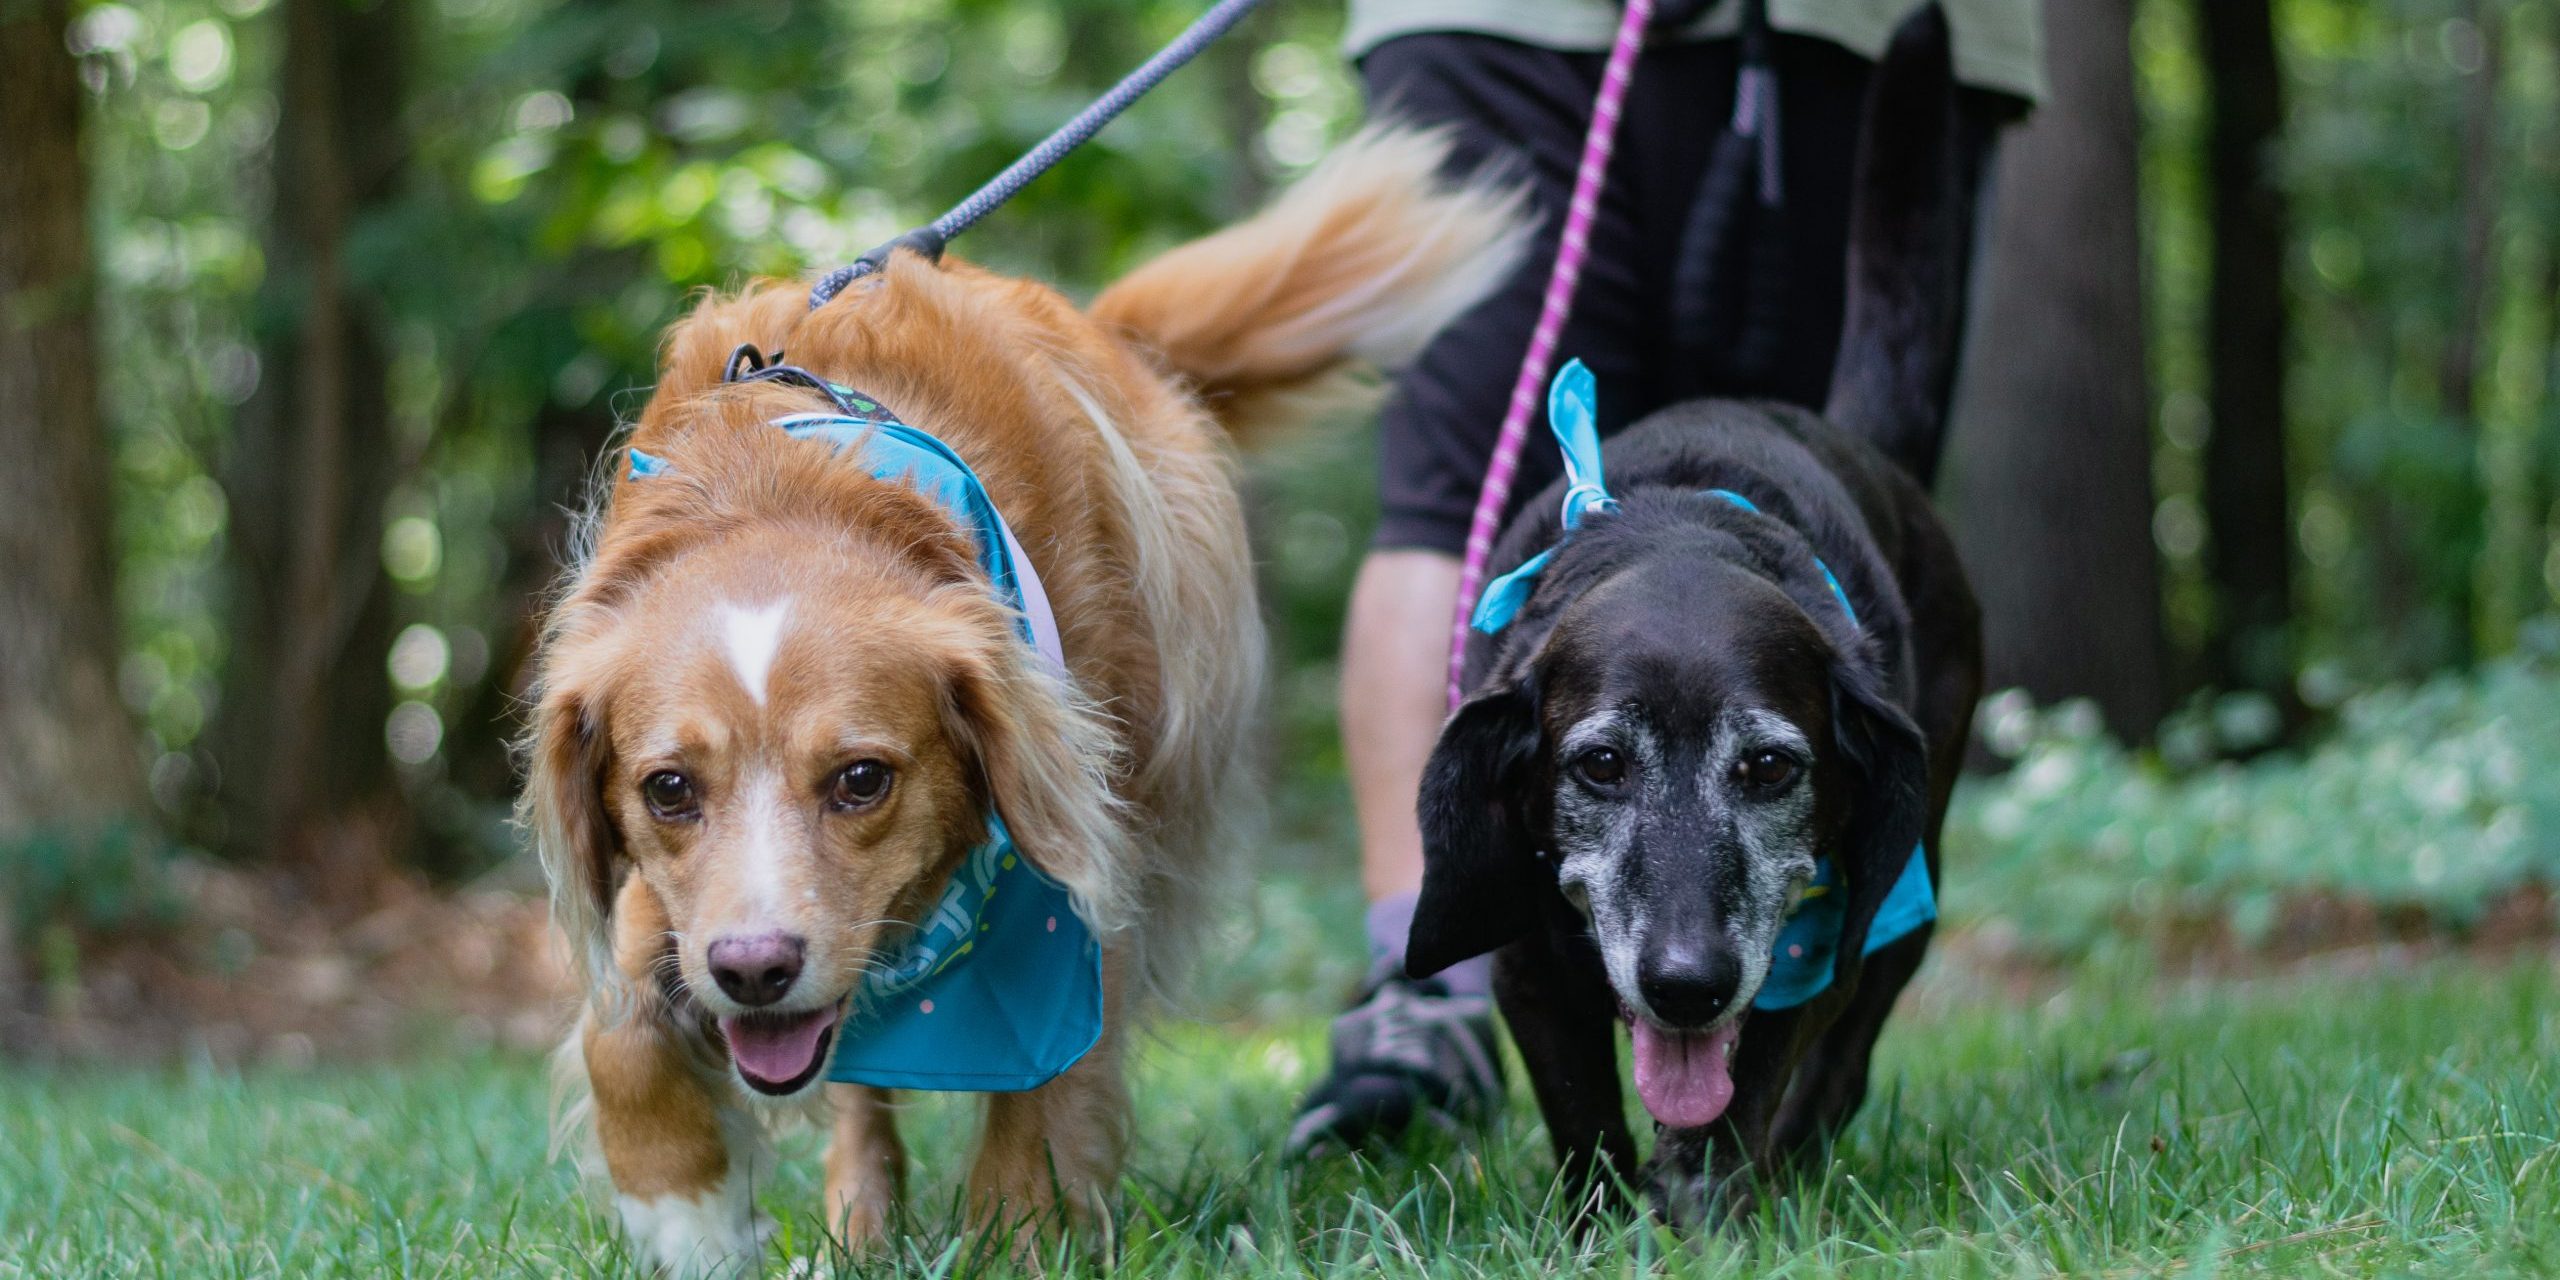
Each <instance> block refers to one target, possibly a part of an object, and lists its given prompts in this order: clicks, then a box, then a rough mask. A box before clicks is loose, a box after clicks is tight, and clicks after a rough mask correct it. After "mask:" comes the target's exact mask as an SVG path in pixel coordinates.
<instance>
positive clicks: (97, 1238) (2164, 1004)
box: [0, 964, 2560, 1280]
mask: <svg viewBox="0 0 2560 1280" xmlns="http://www.w3.org/2000/svg"><path fill="white" fill-rule="evenodd" d="M2555 995H2560V993H2555V991H2554V990H2553V979H2552V976H2551V973H2550V971H2549V967H2548V966H2547V965H2542V964H2528V965H2522V966H2518V967H2516V968H2514V969H2512V970H2508V971H2504V972H2498V973H2493V974H2488V975H2483V974H2481V973H2478V972H2476V971H2474V970H2472V969H2471V968H2469V967H2467V966H2460V965H2445V966H2437V967H2433V968H2427V969H2420V970H2417V971H2414V972H2405V973H2400V974H2395V975H2393V977H2392V978H2391V980H2390V981H2388V982H2373V981H2369V980H2362V979H2352V978H2349V979H2337V978H2331V979H2320V980H2314V981H2302V980H2295V981H2289V982H2282V983H2276V984H2271V985H2268V986H2262V987H2256V988H2251V989H2245V990H2229V989H2220V990H2207V991H2188V992H2185V993H2184V994H2179V995H2171V996H2167V997H2163V996H2162V995H2161V993H2159V992H2158V991H2157V990H2156V989H2154V988H2153V987H2151V986H2150V985H2148V984H2147V983H2146V982H2144V981H2140V980H2134V981H2102V980H2098V979H2095V978H2093V979H2091V980H2089V981H2086V982H2083V983H2081V984H2079V985H2078V986H2077V987H2075V988H2074V989H2073V990H2072V991H2071V992H2070V993H2069V995H2068V996H2067V997H2064V998H2059V999H2054V1000H2047V1001H2039V1002H2037V1003H2035V1004H2034V1005H2033V1006H2031V1007H2003V1006H1999V1005H1984V1004H1980V1003H1968V1004H1966V1005H1965V1006H1963V1007H1961V1008H1959V1009H1953V1010H1946V1009H1940V1010H1939V1011H1936V1012H1932V1011H1931V1009H1930V1008H1927V1007H1918V1008H1914V1009H1912V1010H1910V1011H1909V1012H1908V1013H1907V1014H1906V1016H1904V1017H1902V1018H1900V1019H1898V1020H1897V1021H1896V1022H1895V1024H1894V1025H1893V1026H1892V1027H1891V1028H1889V1029H1888V1030H1887V1032H1886V1035H1885V1039H1884V1045H1883V1049H1882V1052H1881V1056H1880V1058H1879V1061H1878V1063H1877V1072H1876V1079H1875V1091H1874V1093H1873V1095H1872V1096H1871V1098H1870V1101H1869V1102H1868V1104H1867V1107H1866V1110H1865V1112H1864V1113H1863V1114H1862V1115H1861V1116H1860V1117H1859V1119H1858V1121H1857V1122H1856V1123H1855V1124H1854V1125H1853V1126H1852V1127H1851V1129H1850V1131H1849V1133H1848V1134H1847V1136H1846V1137H1845V1138H1844V1140H1843V1141H1842V1144H1841V1146H1840V1148H1839V1150H1838V1152H1837V1158H1836V1160H1834V1161H1831V1162H1828V1163H1827V1164H1823V1165H1820V1166H1818V1167H1817V1168H1816V1169H1815V1170H1814V1172H1813V1173H1812V1174H1811V1175H1810V1177H1809V1178H1807V1179H1806V1181H1805V1182H1804V1183H1803V1185H1802V1186H1801V1187H1800V1188H1799V1189H1798V1191H1797V1194H1796V1197H1795V1198H1794V1199H1792V1200H1787V1201H1783V1202H1778V1203H1775V1204H1772V1205H1769V1206H1768V1207H1764V1208H1763V1209H1761V1210H1760V1211H1758V1212H1757V1213H1755V1214H1753V1215H1751V1216H1749V1217H1748V1218H1746V1219H1745V1220H1743V1221H1741V1222H1738V1223H1735V1224H1732V1225H1730V1226H1727V1227H1725V1228H1723V1229H1721V1230H1718V1231H1715V1232H1711V1233H1706V1234H1703V1235H1701V1236H1699V1237H1697V1238H1695V1239H1694V1240H1692V1241H1688V1242H1683V1241H1680V1240H1678V1239H1677V1238H1675V1237H1673V1236H1671V1235H1670V1234H1668V1233H1667V1232H1665V1231H1663V1230H1661V1229H1660V1228H1657V1227H1654V1226H1652V1225H1650V1224H1646V1223H1630V1222H1606V1223H1602V1224H1600V1225H1599V1226H1598V1228H1597V1229H1596V1230H1595V1231H1594V1232H1593V1233H1592V1234H1591V1235H1590V1236H1588V1237H1585V1238H1581V1239H1575V1238H1573V1237H1571V1236H1569V1235H1568V1234H1567V1230H1566V1216H1565V1215H1564V1214H1563V1213H1562V1212H1561V1207H1560V1206H1559V1205H1558V1204H1557V1203H1556V1202H1555V1199H1554V1196H1553V1193H1552V1191H1551V1190H1550V1188H1549V1185H1548V1184H1549V1179H1550V1178H1551V1176H1552V1171H1553V1167H1554V1166H1553V1163H1552V1160H1551V1158H1550V1156H1549V1155H1548V1152H1547V1147H1546V1142H1545V1139H1544V1136H1543V1134H1542V1133H1541V1132H1540V1130H1539V1128H1538V1126H1537V1124H1536V1122H1535V1119H1534V1115H1535V1112H1534V1109H1533V1107H1532V1106H1531V1103H1530V1101H1529V1098H1528V1096H1527V1089H1526V1087H1525V1086H1524V1085H1522V1084H1520V1083H1518V1075H1517V1073H1516V1072H1515V1073H1514V1076H1513V1079H1514V1095H1513V1099H1512V1105H1511V1108H1510V1111H1509V1114H1508V1115H1507V1116H1506V1117H1505V1119H1504V1120H1503V1121H1502V1123H1500V1124H1499V1125H1498V1126H1497V1128H1496V1129H1495V1131H1494V1132H1493V1133H1492V1134H1491V1135H1489V1136H1488V1137H1486V1138H1484V1139H1483V1140H1481V1141H1480V1142H1478V1143H1477V1144H1475V1145H1473V1146H1471V1147H1469V1148H1463V1149H1462V1148H1457V1147H1454V1146H1452V1145H1451V1144H1450V1143H1448V1142H1447V1141H1446V1140H1445V1139H1438V1138H1433V1139H1427V1140H1424V1141H1421V1142H1419V1143H1418V1144H1417V1145H1416V1147H1415V1148H1414V1149H1413V1150H1412V1151H1410V1152H1407V1153H1403V1154H1401V1155H1398V1156H1396V1157H1393V1158H1390V1159H1389V1160H1387V1161H1386V1162H1384V1163H1382V1164H1380V1165H1377V1166H1352V1165H1348V1164H1338V1165H1333V1166H1330V1167H1327V1168H1323V1169H1319V1170H1315V1171H1311V1172H1307V1173H1294V1172H1292V1171H1291V1170H1289V1169H1288V1168H1287V1167H1286V1166H1284V1165H1283V1164H1282V1163H1281V1161H1280V1160H1279V1158H1278V1154H1277V1153H1278V1151H1279V1149H1280V1145H1281V1137H1282V1135H1283V1132H1284V1131H1285V1129H1286V1128H1287V1125H1288V1120H1289V1111H1288V1104H1289V1102H1290V1100H1291V1099H1292V1098H1293V1097H1294V1096H1295V1092H1296V1090H1297V1089H1299V1088H1300V1087H1302V1086H1303V1084H1304V1082H1305V1080H1306V1079H1307V1077H1308V1073H1309V1072H1310V1071H1311V1070H1313V1069H1314V1067H1315V1065H1316V1064H1317V1063H1318V1062H1320V1061H1321V1058H1320V1056H1319V1055H1320V1053H1321V1033H1322V1026H1321V1024H1320V1023H1316V1022H1295V1023H1291V1024H1287V1025H1284V1026H1279V1027H1262V1026H1253V1025H1249V1024H1230V1025H1222V1026H1176V1027H1172V1028H1169V1029H1167V1031H1166V1032H1165V1033H1164V1034H1163V1035H1162V1036H1161V1037H1160V1038H1158V1039H1156V1040H1154V1041H1152V1042H1151V1043H1150V1044H1149V1045H1148V1047H1147V1048H1146V1049H1145V1050H1144V1051H1143V1053H1142V1054H1141V1055H1140V1061H1139V1065H1138V1069H1137V1080H1136V1089H1135V1092H1136V1096H1137V1097H1138V1098H1139V1099H1141V1105H1140V1107H1139V1109H1138V1113H1137V1132H1136V1134H1135V1141H1134V1142H1133V1144H1132V1159H1131V1168H1130V1172H1129V1175H1128V1177H1127V1179H1126V1180H1125V1181H1124V1183H1123V1185H1122V1188H1121V1194H1120V1195H1119V1196H1118V1198H1117V1209H1116V1213H1115V1226H1116V1230H1115V1233H1114V1240H1115V1244H1114V1245H1113V1246H1112V1247H1111V1248H1112V1252H1111V1255H1110V1256H1111V1257H1112V1259H1113V1263H1112V1264H1111V1265H1109V1266H1104V1265H1098V1264H1096V1263H1095V1262H1093V1261H1091V1260H1088V1259H1084V1258H1080V1257H1078V1258H1068V1259H1065V1260H1063V1261H1060V1262H1057V1263H1054V1264H1053V1265H1052V1266H1051V1267H1050V1269H1049V1270H1047V1271H1046V1272H1045V1273H1044V1274H1050V1275H1070V1276H1082V1275H1093V1274H1103V1273H1105V1272H1106V1271H1109V1272H1111V1273H1113V1274H1123V1275H1146V1276H1167V1277H1190V1276H1212V1275H1215V1276H1230V1275H1244V1276H1274V1277H1277V1276H1346V1277H1347V1276H1374V1275H1386V1276H1394V1277H1424V1276H1429V1277H1475V1276H1517V1275H1529V1274H1536V1275H1560V1276H1594V1277H1597V1276H1625V1275H1631V1274H1632V1275H1642V1274H1650V1273H1654V1272H1657V1271H1658V1272H1659V1273H1661V1274H1664V1275H1669V1276H1700V1277H1709V1276H1781V1277H1817V1276H1847V1275H1854V1276H1880V1275H1881V1276H1903V1275H1911V1276H1947V1277H1968V1278H1972V1277H1996V1276H2014V1275H2019V1274H2037V1275H2044V1274H2070V1275H2135V1274H2139V1275H2158V1274H2170V1273H2173V1272H2179V1273H2184V1272H2193V1273H2198V1274H2203V1273H2212V1272H2216V1271H2221V1270H2226V1269H2227V1270H2230V1271H2240V1272H2253V1273H2262V1274H2271V1275H2312V1274H2342V1275H2382V1274H2406V1275H2449V1274H2459V1275H2464V1276H2471V1277H2480V1278H2482V1280H2488V1278H2490V1277H2505V1276H2539V1275H2547V1274H2549V1273H2550V1271H2551V1269H2552V1267H2553V1265H2554V1262H2555V1260H2560V1179H2555V1178H2554V1177H2552V1176H2551V1166H2552V1161H2553V1158H2554V1157H2553V1151H2554V1147H2553V1135H2554V1134H2555V1133H2560V1103H2556V1102H2555V1100H2554V1098H2555V1095H2554V1092H2553V1090H2552V1089H2551V1087H2550V1085H2551V1082H2550V1079H2549V1074H2550V1073H2549V1070H2548V1068H2547V1066H2546V1065H2545V1064H2546V1063H2548V1062H2549V1061H2550V1059H2551V1057H2552V1055H2553V1054H2555V1053H2560V1021H2555V1019H2553V1018H2552V1017H2551V1016H2549V1015H2548V1013H2547V1010H2549V1009H2550V1008H2551V1007H2552V1003H2553V1000H2554V998H2555ZM546 1094H547V1088H546V1082H545V1079H544V1073H543V1071H542V1069H541V1066H540V1064H538V1063H535V1062H532V1061H527V1060H522V1059H486V1058H461V1059H457V1058H449V1057H428V1058H426V1059H423V1060H420V1061H416V1062H411V1063H406V1064H400V1065H396V1066H381V1067H371V1068H360V1069H341V1070H332V1071H327V1072H321V1073H311V1072H293V1071H289V1070H283V1069H275V1068H268V1069H260V1070H256V1071H252V1072H249V1073H246V1074H232V1073H228V1072H224V1071H220V1070H216V1069H213V1068H209V1067H198V1068H193V1069H188V1070H183V1071H123V1070H108V1071H95V1070H91V1071H82V1072H79V1073H76V1074H75V1073H67V1072H65V1073H54V1072H46V1071H31V1070H25V1069H17V1070H10V1071H0V1275H9V1276H17V1275H29V1276H34V1275H48V1276H50V1275H83V1276H139V1275H150V1276H193V1275H295V1276H330V1277H335V1276H347V1277H355V1276H365V1277H371V1276H379V1275H508V1276H519V1275H521V1276H613V1277H621V1276H633V1275H638V1274H640V1272H639V1271H638V1269H637V1268H636V1267H635V1266H634V1265H633V1264H632V1262H631V1261H630V1259H629V1258H628V1257H627V1256H626V1255H625V1253H624V1251H623V1248H622V1246H621V1244H620V1242H619V1239H618V1234H619V1233H618V1231H617V1230H616V1228H615V1227H614V1226H613V1224H612V1221H611V1216H610V1214H611V1211H610V1209H609V1208H600V1207H599V1206H597V1205H596V1204H595V1202H593V1201H591V1200H589V1199H586V1198H584V1197H582V1196H581V1195H580V1194H579V1190H578V1186H577V1181H576V1178H575V1175H574V1174H573V1173H572V1172H571V1171H570V1170H569V1169H568V1168H567V1167H566V1166H564V1165H563V1164H560V1163H556V1162H554V1161H552V1160H551V1159H550V1158H549V1156H548V1153H547V1150H546V1147H547V1143H546V1135H545V1133H544V1131H543V1126H542V1125H541V1124H540V1123H538V1118H539V1117H540V1116H541V1115H542V1114H543V1113H544V1110H545V1106H546ZM973 1110H974V1108H969V1107H966V1106H964V1105H962V1104H961V1103H960V1102H958V1101H957V1100H953V1099H949V1098H941V1097H935V1098H925V1099H918V1100H916V1101H913V1102H910V1103H908V1104H907V1105H905V1106H904V1107H902V1113H903V1114H902V1116H901V1121H902V1125H903V1127H904V1129H905V1130H906V1133H907V1137H908V1141H909V1144H910V1147H911V1149H912V1150H913V1151H915V1152H916V1153H917V1159H918V1161H919V1166H920V1167H919V1168H918V1170H917V1172H916V1175H915V1178H914V1180H913V1186H912V1195H913V1197H914V1200H913V1204H914V1214H913V1217H912V1219H911V1221H910V1222H909V1223H908V1224H906V1226H907V1228H908V1229H907V1230H906V1231H905V1232H903V1233H902V1234H901V1236H900V1237H899V1238H898V1239H897V1240H896V1241H895V1242H894V1243H893V1244H892V1245H891V1246H890V1247H889V1249H888V1250H887V1251H886V1252H885V1253H884V1254H883V1255H881V1256H878V1257H874V1258H869V1259H861V1260H856V1259H851V1258H846V1257H843V1256H842V1255H839V1254H835V1253H832V1252H830V1251H829V1250H828V1249H827V1248H826V1247H825V1246H824V1245H823V1244H822V1243H821V1239H822V1237H821V1233H820V1224H819V1222H818V1220H817V1216H816V1206H817V1204H818V1198H817V1196H818V1188H817V1177H818V1173H817V1167H816V1166H817V1160H816V1153H815V1150H814V1147H815V1143H814V1140H813V1137H812V1136H809V1135H803V1136H801V1137H797V1138H794V1139H792V1140H790V1141H788V1142H787V1143H786V1144H785V1149H786V1152H787V1154H788V1156H789V1158H788V1159H786V1161H785V1162H784V1164H783V1165H782V1167H781V1168H780V1169H779V1170H778V1171H777V1175H776V1177H775V1179H774V1181H773V1185H772V1186H771V1187H770V1188H769V1189H766V1190H765V1193H764V1196H763V1200H764V1204H765V1207H766V1208H767V1209H768V1210H770V1211H772V1212H774V1213H775V1214H776V1216H777V1217H778V1218H779V1219H780V1221H781V1224H782V1231H781V1233H780V1236H779V1238H778V1241H777V1245H776V1247H775V1250H774V1255H773V1256H774V1258H775V1261H774V1262H773V1265H772V1271H773V1273H775V1274H779V1273H781V1271H782V1269H783V1268H784V1267H785V1266H786V1265H788V1264H787V1263H785V1262H783V1261H780V1259H781V1258H783V1257H811V1258H813V1261H814V1263H815V1265H814V1266H812V1267H810V1268H809V1270H808V1272H807V1274H813V1275H822V1276H824V1275H841V1276H854V1275H882V1276H887V1275H894V1276H919V1277H923V1276H935V1277H942V1276H952V1275H972V1276H977V1275H987V1276H995V1275H1014V1274H1022V1273H1023V1272H1022V1269H1020V1268H1017V1267H1014V1266H1011V1265H1008V1264H1007V1263H1006V1262H1004V1261H1003V1260H1002V1257H1001V1251H1000V1250H996V1249H992V1248H989V1247H988V1246H989V1244H990V1241H988V1240H987V1239H986V1237H984V1236H983V1235H981V1234H977V1233H972V1232H970V1231H968V1230H967V1229H965V1228H962V1227H959V1226H957V1225H956V1224H957V1223H958V1222H959V1221H960V1214H959V1213H958V1210H957V1205H956V1194H955V1192H956V1187H955V1181H956V1179H957V1178H958V1176H959V1174H960V1171H961V1166H962V1165H963V1164H964V1163H965V1158H964V1157H963V1156H962V1155H961V1154H960V1153H963V1152H965V1151H966V1150H968V1142H967V1135H968V1133H969V1131H970V1128H971V1126H972V1123H973V1120H972V1117H971V1114H970V1113H971V1112H972V1111H973Z"/></svg>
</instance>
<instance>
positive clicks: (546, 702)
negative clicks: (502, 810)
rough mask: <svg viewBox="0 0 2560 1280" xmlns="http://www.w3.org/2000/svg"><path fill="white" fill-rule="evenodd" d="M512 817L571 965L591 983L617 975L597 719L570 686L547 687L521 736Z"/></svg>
mask: <svg viewBox="0 0 2560 1280" xmlns="http://www.w3.org/2000/svg"><path fill="white" fill-rule="evenodd" d="M526 744H527V750H526V753H525V755H526V777H525V787H524V794H523V796H522V797H521V798H520V799H519V800H518V801H517V818H518V821H519V822H521V823H522V824H523V825H524V826H525V827H526V828H527V829H528V830H530V831H531V832H532V833H533V841H534V848H535V850H536V852H537V854H538V855H539V856H540V858H541V860H542V873H543V877H544V878H545V879H546V880H548V881H549V882H550V885H551V919H552V921H553V923H554V924H556V925H557V926H558V927H559V929H560V932H561V934H562V936H564V937H566V938H567V939H568V940H569V952H570V963H571V964H572V965H573V966H575V968H576V970H577V973H578V977H579V979H580V982H581V983H582V985H584V986H586V987H588V988H589V989H593V988H595V987H597V986H599V985H606V986H609V985H612V984H614V983H616V982H618V981H620V974H621V971H620V970H619V969H617V968H615V966H614V963H613V937H612V931H611V927H610V925H609V924H608V922H607V916H608V915H609V913H610V912H611V910H612V905H613V893H614V870H615V863H616V861H617V860H618V859H619V857H620V854H621V839H620V837H619V836H618V835H617V834H616V833H615V831H614V827H613V820H612V818H611V817H610V816H608V815H607V814H606V813H605V807H604V769H605V749H604V725H603V722H602V718H601V716H600V714H599V713H598V710H597V708H596V706H595V703H594V701H593V700H592V699H591V698H589V697H588V696H587V695H586V693H585V692H584V691H582V690H581V689H579V688H577V687H575V686H565V687H551V688H546V689H545V690H544V691H543V693H542V696H541V700H540V701H539V702H537V703H535V705H534V713H533V729H532V732H531V733H530V734H528V735H527V737H526Z"/></svg>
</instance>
